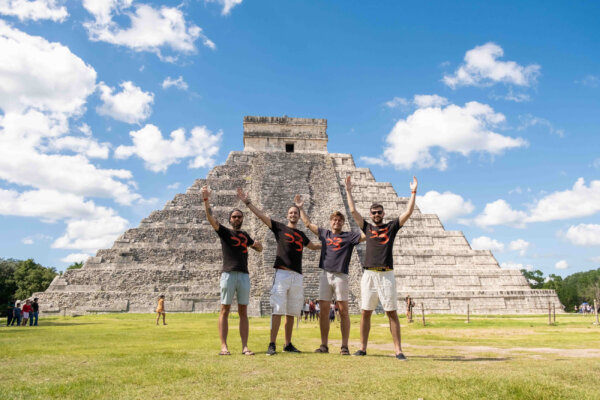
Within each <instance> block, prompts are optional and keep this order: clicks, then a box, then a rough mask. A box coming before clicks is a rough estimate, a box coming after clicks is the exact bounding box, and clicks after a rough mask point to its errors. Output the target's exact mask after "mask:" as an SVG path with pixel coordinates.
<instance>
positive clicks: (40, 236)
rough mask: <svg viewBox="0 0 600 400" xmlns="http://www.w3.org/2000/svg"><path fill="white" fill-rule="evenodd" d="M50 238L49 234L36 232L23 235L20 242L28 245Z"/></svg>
mask: <svg viewBox="0 0 600 400" xmlns="http://www.w3.org/2000/svg"><path fill="white" fill-rule="evenodd" d="M0 196H1V194H0ZM51 239H52V237H51V236H48V235H44V234H42V233H36V234H35V235H31V236H27V237H24V238H23V239H21V243H23V244H27V245H30V244H34V243H35V242H36V241H40V240H51Z"/></svg>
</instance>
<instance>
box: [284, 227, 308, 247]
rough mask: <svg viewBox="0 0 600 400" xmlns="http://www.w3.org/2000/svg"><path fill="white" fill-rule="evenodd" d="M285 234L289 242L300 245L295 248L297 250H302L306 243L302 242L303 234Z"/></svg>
mask: <svg viewBox="0 0 600 400" xmlns="http://www.w3.org/2000/svg"><path fill="white" fill-rule="evenodd" d="M284 235H285V236H287V239H288V243H294V244H296V246H298V248H297V249H295V250H296V251H302V249H303V248H304V245H303V244H302V236H300V234H298V233H296V232H294V236H292V235H290V234H289V233H284Z"/></svg>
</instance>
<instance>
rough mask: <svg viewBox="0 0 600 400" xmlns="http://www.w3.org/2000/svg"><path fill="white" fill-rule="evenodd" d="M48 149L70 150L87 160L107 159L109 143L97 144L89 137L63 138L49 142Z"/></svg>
mask: <svg viewBox="0 0 600 400" xmlns="http://www.w3.org/2000/svg"><path fill="white" fill-rule="evenodd" d="M48 148H49V149H50V150H55V151H61V150H71V151H73V152H75V153H78V154H82V155H85V156H86V157H88V158H101V159H107V158H108V153H109V149H110V143H98V141H97V140H96V139H94V138H91V137H75V136H65V137H61V138H57V139H52V140H50V144H49V145H48Z"/></svg>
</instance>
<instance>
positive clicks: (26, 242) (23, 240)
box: [21, 238, 33, 244]
mask: <svg viewBox="0 0 600 400" xmlns="http://www.w3.org/2000/svg"><path fill="white" fill-rule="evenodd" d="M21 243H23V244H33V239H31V238H23V239H21Z"/></svg>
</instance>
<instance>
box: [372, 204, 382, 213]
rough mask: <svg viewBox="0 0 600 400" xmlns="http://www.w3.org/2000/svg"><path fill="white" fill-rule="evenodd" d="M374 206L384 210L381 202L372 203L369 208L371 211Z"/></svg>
mask: <svg viewBox="0 0 600 400" xmlns="http://www.w3.org/2000/svg"><path fill="white" fill-rule="evenodd" d="M374 208H381V210H383V206H382V205H381V204H379V203H373V204H371V208H369V211H371V210H372V209H374Z"/></svg>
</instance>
